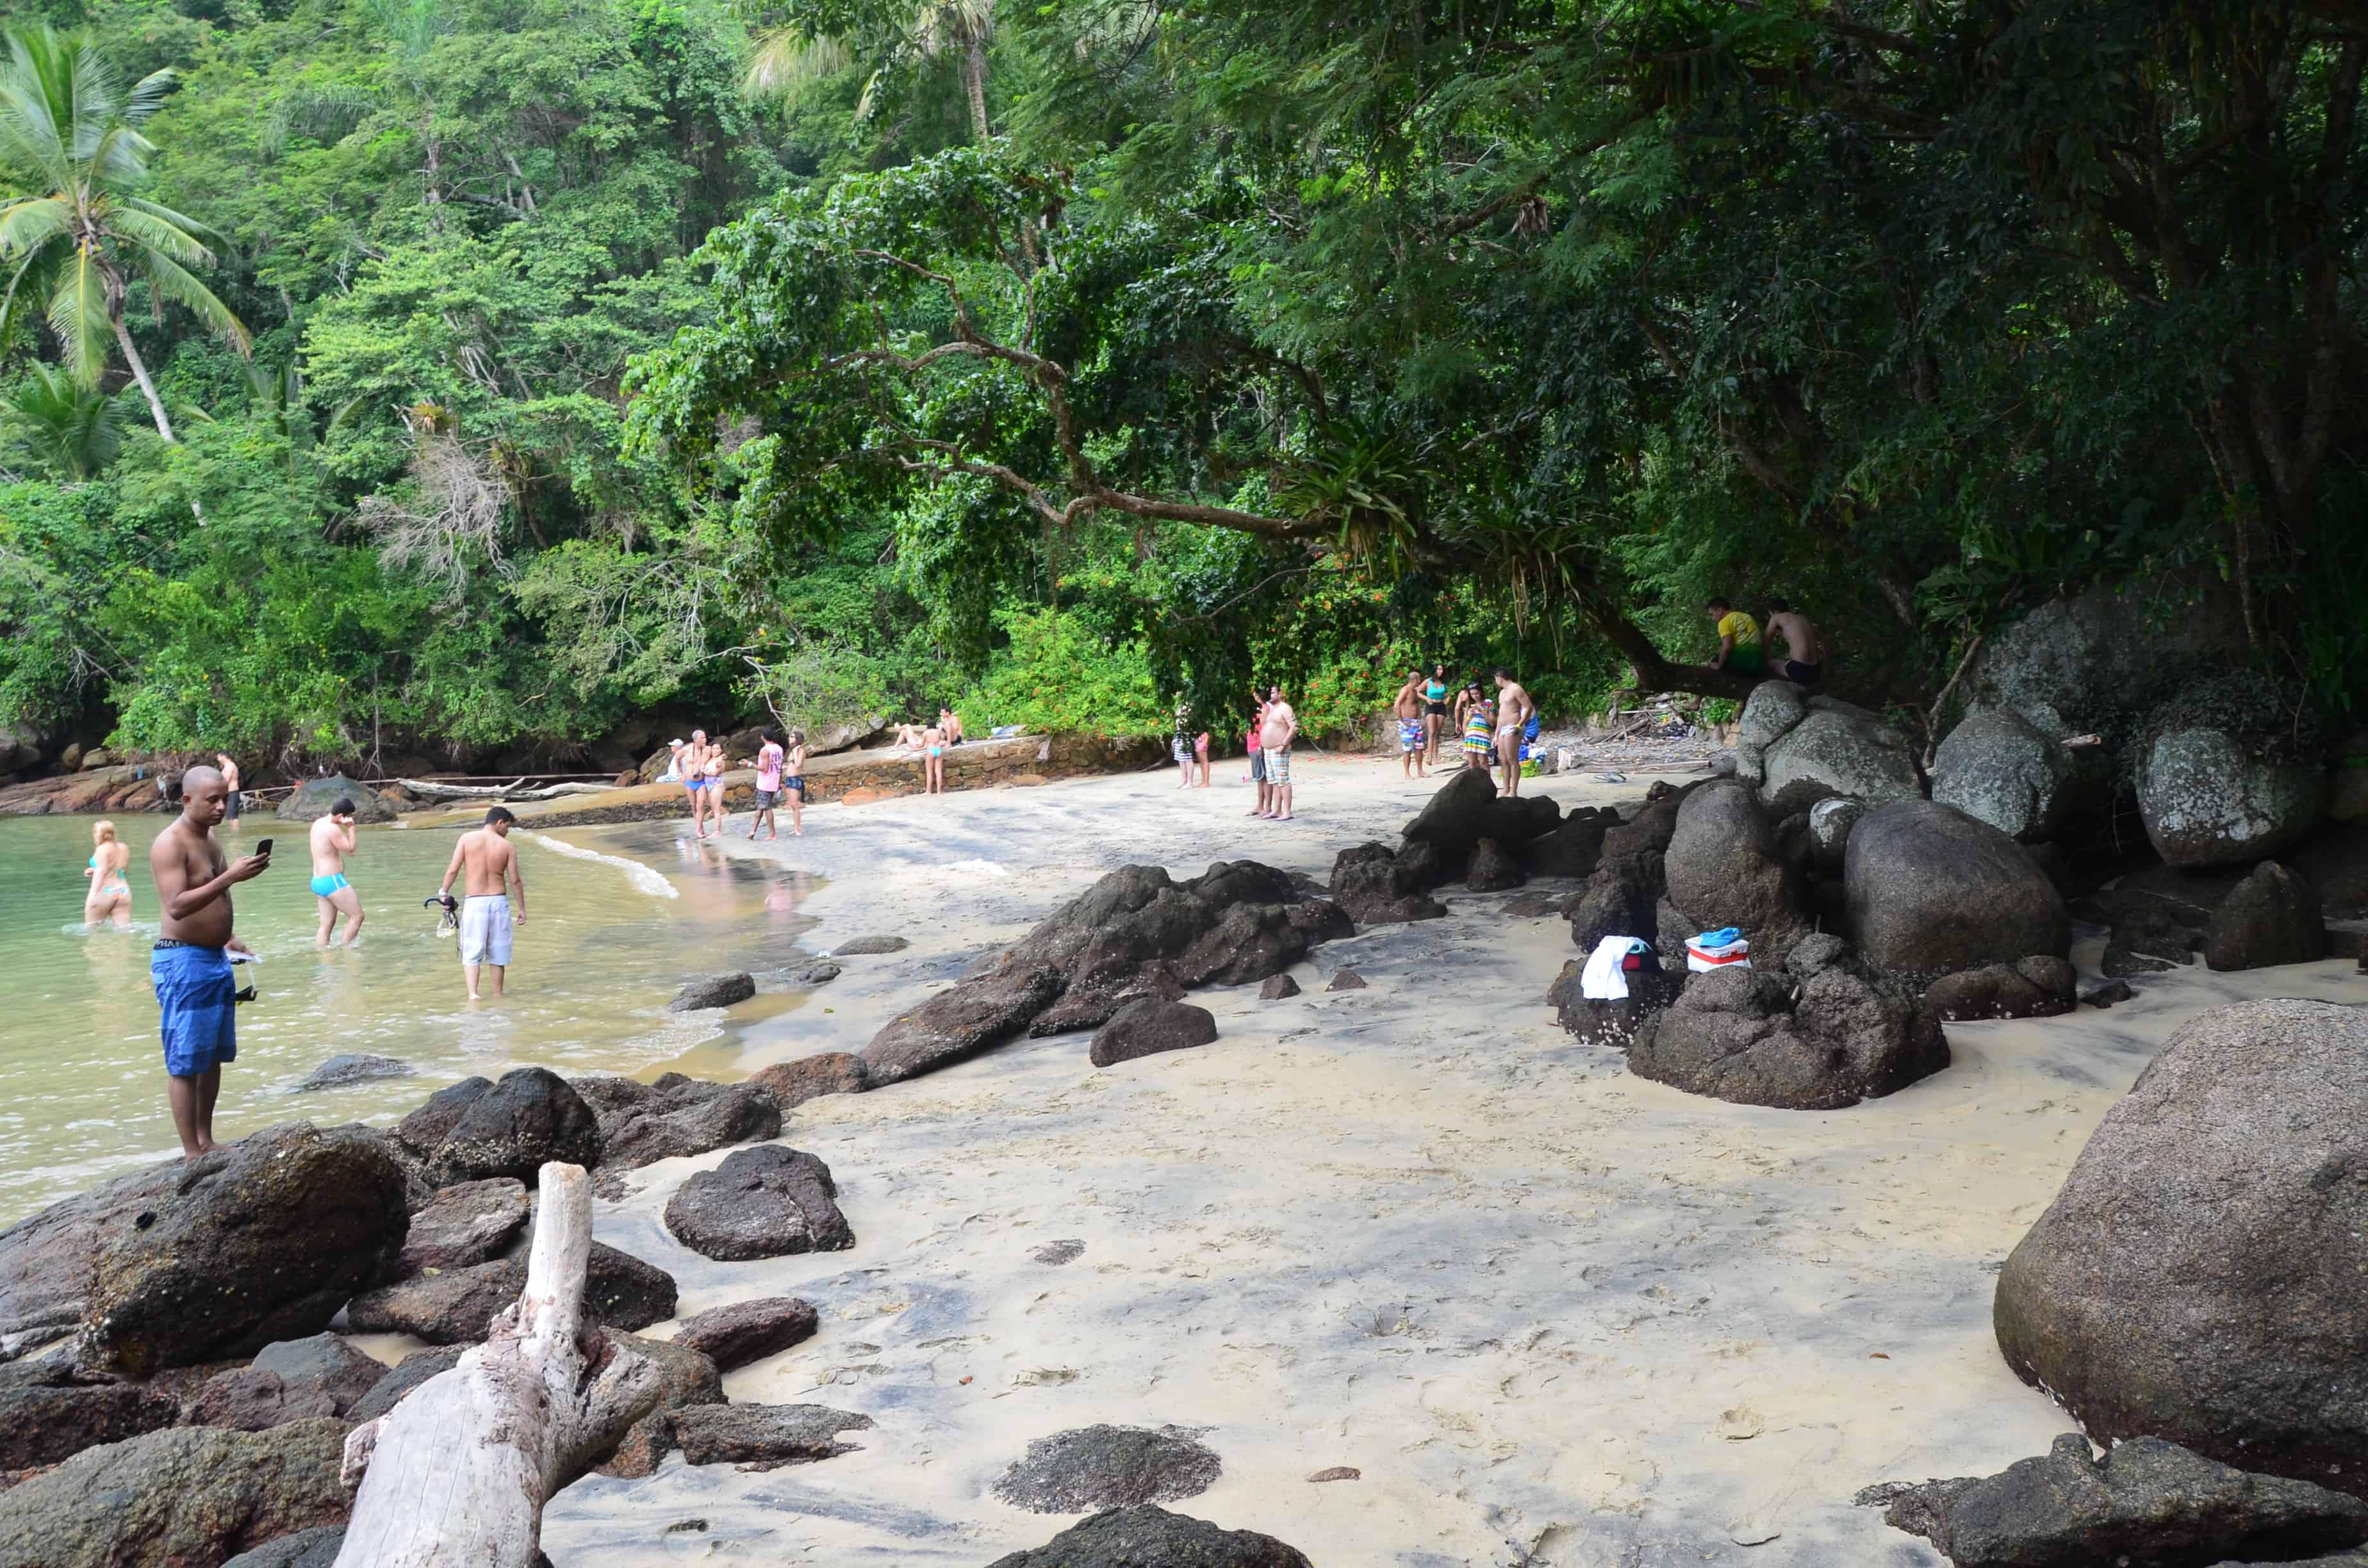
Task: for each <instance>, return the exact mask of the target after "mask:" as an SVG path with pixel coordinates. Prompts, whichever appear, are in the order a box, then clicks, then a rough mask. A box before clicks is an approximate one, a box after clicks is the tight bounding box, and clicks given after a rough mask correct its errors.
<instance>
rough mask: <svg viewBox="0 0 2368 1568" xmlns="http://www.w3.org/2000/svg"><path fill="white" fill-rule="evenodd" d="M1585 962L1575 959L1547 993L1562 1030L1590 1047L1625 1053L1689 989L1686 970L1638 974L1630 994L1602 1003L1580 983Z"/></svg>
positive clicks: (1630, 977)
mask: <svg viewBox="0 0 2368 1568" xmlns="http://www.w3.org/2000/svg"><path fill="white" fill-rule="evenodd" d="M1586 968H1587V960H1585V959H1572V960H1570V961H1568V962H1567V963H1565V964H1564V965H1563V966H1562V973H1561V974H1559V975H1557V976H1555V977H1554V984H1553V985H1552V986H1550V987H1548V988H1547V990H1546V1005H1547V1006H1550V1007H1552V1008H1553V1009H1554V1018H1555V1020H1556V1021H1557V1022H1559V1023H1560V1024H1561V1025H1562V1027H1563V1028H1565V1029H1568V1030H1569V1031H1570V1032H1571V1033H1572V1034H1573V1035H1575V1036H1577V1038H1578V1039H1579V1040H1582V1041H1584V1042H1585V1043H1587V1044H1588V1045H1608V1046H1610V1047H1611V1048H1612V1049H1613V1050H1614V1051H1625V1050H1627V1049H1628V1045H1629V1042H1630V1041H1631V1040H1634V1039H1635V1038H1636V1031H1637V1030H1638V1029H1640V1028H1643V1027H1644V1025H1645V1019H1647V1018H1649V1017H1652V1016H1653V1015H1654V1014H1656V1013H1657V1012H1659V1011H1661V1010H1662V1009H1663V1008H1664V1007H1667V1006H1668V1005H1669V1004H1670V1003H1672V1002H1675V1001H1676V1000H1677V999H1678V997H1679V994H1680V993H1682V992H1683V991H1684V990H1685V988H1686V976H1685V972H1684V971H1682V970H1677V971H1661V970H1638V971H1630V972H1629V973H1628V975H1627V982H1628V994H1627V995H1625V996H1622V997H1614V998H1609V999H1598V998H1594V997H1590V996H1588V995H1586V994H1584V993H1583V992H1581V990H1580V989H1579V982H1580V979H1581V976H1582V974H1583V973H1584V971H1585V970H1586Z"/></svg>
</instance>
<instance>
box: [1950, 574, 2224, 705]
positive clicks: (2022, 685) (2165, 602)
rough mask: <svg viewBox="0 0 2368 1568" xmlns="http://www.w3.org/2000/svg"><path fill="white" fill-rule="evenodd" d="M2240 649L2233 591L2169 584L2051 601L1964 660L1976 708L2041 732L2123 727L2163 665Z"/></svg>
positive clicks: (2210, 659)
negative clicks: (2195, 590) (2197, 591)
mask: <svg viewBox="0 0 2368 1568" xmlns="http://www.w3.org/2000/svg"><path fill="white" fill-rule="evenodd" d="M2244 647H2245V631H2244V623H2243V619H2242V618H2241V616H2240V615H2239V614H2238V613H2237V604H2236V601H2235V597H2234V596H2232V595H2229V594H2227V593H2226V592H2225V591H2217V590H2214V591H2207V592H2206V593H2204V594H2203V595H2201V596H2198V595H2194V594H2191V593H2188V592H2186V591H2184V590H2182V589H2180V587H2179V586H2178V585H2174V584H2158V585H2153V586H2152V587H2151V588H2150V589H2141V590H2135V591H2121V590H2117V589H2113V588H2096V589H2091V590H2090V591H2089V592H2087V593H2083V594H2079V595H2077V596H2074V597H2066V598H2058V599H2052V600H2050V601H2049V602H2047V603H2046V604H2044V605H2042V606H2040V607H2039V608H2037V609H2034V610H2032V611H2031V613H2029V614H2028V615H2025V616H2023V617H2022V618H2021V619H2019V620H2017V621H2015V622H2013V623H2012V624H2010V625H2009V626H2007V627H2005V628H2003V629H2001V630H2000V631H1998V632H1996V633H1994V634H1993V635H1992V636H1991V637H1990V639H1989V640H1988V642H1987V643H1985V644H1984V645H1983V648H1982V651H1981V653H1979V654H1978V655H1976V656H1975V660H1974V662H1973V664H1972V665H1970V666H1969V667H1968V669H1967V671H1966V677H1965V692H1966V695H1967V698H1968V699H1969V700H1970V701H1971V703H1972V704H1973V705H1974V706H1976V707H1981V708H1994V709H2004V710H2008V711H2009V712H2014V713H2020V714H2021V715H2022V716H2023V717H2024V718H2026V719H2028V720H2030V721H2031V722H2032V724H2034V725H2036V726H2037V727H2038V728H2039V729H2040V730H2042V731H2044V733H2047V734H2050V735H2053V736H2055V738H2057V739H2059V740H2061V739H2065V738H2067V737H2070V736H2073V735H2080V734H2091V733H2100V732H2101V733H2105V734H2107V735H2109V736H2111V735H2113V734H2115V733H2117V732H2120V731H2123V729H2124V728H2125V727H2126V726H2127V725H2128V724H2129V723H2130V722H2132V720H2133V718H2134V714H2133V712H2132V709H2133V705H2134V703H2135V702H2136V701H2139V700H2142V699H2143V698H2144V696H2145V694H2146V692H2147V691H2148V690H2149V689H2150V688H2151V687H2153V686H2155V685H2156V684H2157V682H2158V681H2159V680H2160V679H2161V677H2162V676H2163V673H2164V671H2165V670H2166V669H2169V668H2174V667H2178V666H2181V665H2190V664H2195V663H2199V662H2200V663H2205V664H2210V665H2226V663H2227V662H2228V659H2229V656H2230V655H2232V654H2235V655H2241V653H2243V651H2244Z"/></svg>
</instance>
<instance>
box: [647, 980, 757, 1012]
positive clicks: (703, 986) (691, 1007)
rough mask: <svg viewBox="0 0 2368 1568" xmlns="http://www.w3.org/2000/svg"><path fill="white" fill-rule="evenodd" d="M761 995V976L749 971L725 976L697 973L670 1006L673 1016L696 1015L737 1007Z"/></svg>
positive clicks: (678, 992)
mask: <svg viewBox="0 0 2368 1568" xmlns="http://www.w3.org/2000/svg"><path fill="white" fill-rule="evenodd" d="M755 994H757V977H756V976H755V975H753V974H750V973H749V972H748V971H746V970H745V969H735V970H727V971H724V972H723V973H722V974H695V975H692V976H691V977H690V978H689V980H686V981H684V982H683V983H682V988H681V989H680V990H679V991H677V992H676V993H675V995H674V1000H673V1001H671V1002H669V1003H667V1004H666V1011H667V1012H669V1013H696V1012H699V1011H700V1010H701V1009H703V1008H708V1007H734V1006H739V1005H740V1004H741V1003H743V1002H746V1000H748V998H749V997H751V996H754V995H755Z"/></svg>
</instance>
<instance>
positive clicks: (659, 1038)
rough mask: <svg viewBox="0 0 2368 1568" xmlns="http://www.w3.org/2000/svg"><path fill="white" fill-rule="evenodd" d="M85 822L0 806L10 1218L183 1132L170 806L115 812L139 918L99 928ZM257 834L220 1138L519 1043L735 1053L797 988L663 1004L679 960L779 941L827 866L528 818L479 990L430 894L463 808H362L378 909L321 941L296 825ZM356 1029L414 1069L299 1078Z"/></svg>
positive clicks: (4, 1129)
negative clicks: (154, 876)
mask: <svg viewBox="0 0 2368 1568" xmlns="http://www.w3.org/2000/svg"><path fill="white" fill-rule="evenodd" d="M92 820H93V819H91V818H88V817H33V818H18V819H12V820H6V821H0V975H5V976H6V982H7V990H6V997H7V1002H6V1009H5V1016H0V1223H6V1222H7V1221H13V1220H15V1219H17V1218H19V1217H21V1216H22V1215H24V1214H26V1213H28V1212H30V1211H31V1210H34V1209H36V1208H39V1207H40V1205H41V1204H43V1203H46V1202H49V1201H51V1200H52V1199H56V1198H59V1197H63V1196H64V1195H65V1194H67V1193H70V1192H73V1191H76V1190H78V1189H80V1188H82V1187H87V1186H89V1185H90V1184H91V1183H93V1182H94V1181H97V1180H99V1179H101V1178H103V1177H105V1176H108V1175H111V1174H114V1173H115V1172H117V1171H119V1170H122V1169H127V1168H131V1167H132V1166H136V1165H142V1164H144V1163H147V1162H149V1161H152V1160H154V1159H156V1158H158V1157H160V1156H163V1155H165V1154H169V1153H173V1152H175V1151H176V1149H177V1148H178V1144H177V1142H176V1140H175V1138H174V1135H173V1129H172V1122H171V1119H170V1118H169V1116H168V1115H167V1114H166V1112H165V1079H164V1066H163V1059H162V1054H161V1051H160V1049H159V1046H158V1042H157V1035H156V1000H155V996H154V994H153V993H152V992H151V990H150V989H149V985H148V951H149V946H150V944H151V943H152V942H153V941H154V939H155V936H156V925H155V921H156V913H157V903H156V896H155V890H154V886H153V885H152V884H151V883H150V881H149V880H148V875H147V864H148V858H147V857H148V846H149V845H150V843H151V842H153V841H154V837H155V835H156V834H157V833H158V832H160V831H161V830H162V829H163V828H164V826H165V824H166V822H167V821H169V820H170V819H168V818H165V817H163V816H147V815H141V816H120V817H118V818H116V819H115V821H116V824H117V826H118V828H119V829H120V831H121V832H122V834H123V835H124V837H125V839H126V841H127V842H128V843H130V844H131V851H132V859H131V873H130V881H131V889H132V917H133V922H134V925H133V927H132V929H131V931H130V932H124V931H120V930H117V929H114V928H113V927H110V926H102V927H99V928H98V929H97V930H95V931H91V932H87V933H86V932H85V931H84V929H83V927H82V925H81V915H82V900H83V893H84V890H85V887H86V886H87V885H88V884H87V883H86V882H85V880H84V878H83V876H82V875H81V871H82V867H83V864H84V862H85V858H86V857H87V856H88V854H89V852H90V824H91V821H92ZM264 835H270V836H271V837H272V838H273V839H274V840H275V842H276V846H277V854H276V855H275V858H274V864H273V867H272V869H270V870H269V871H268V872H267V873H265V874H264V875H263V876H262V877H260V878H257V879H256V881H252V882H248V883H245V885H243V886H242V887H240V888H239V889H238V890H237V892H236V893H235V897H236V901H237V908H238V932H239V935H240V936H241V937H245V939H246V941H247V942H248V943H249V944H250V945H251V946H253V947H254V948H255V949H256V951H257V953H258V954H260V955H261V958H262V961H261V962H260V963H257V964H254V965H250V966H247V967H245V969H243V970H242V971H241V973H242V974H244V975H251V976H252V977H253V978H254V980H255V982H256V988H257V990H258V992H259V997H258V999H257V1000H256V1002H255V1003H254V1004H251V1005H249V1006H245V1007H242V1008H241V1009H240V1010H239V1056H238V1060H237V1062H234V1063H233V1065H231V1066H230V1067H229V1068H227V1069H226V1070H225V1071H224V1074H223V1082H222V1104H221V1108H220V1109H219V1111H218V1113H217V1115H216V1120H215V1131H216V1133H217V1135H219V1136H222V1137H225V1138H229V1137H236V1136H239V1135H240V1134H242V1133H245V1132H246V1131H252V1130H253V1129H255V1128H257V1127H261V1126H266V1125H268V1124H269V1123H272V1122H275V1121H287V1120H294V1119H300V1118H301V1119H310V1120H314V1121H319V1122H323V1123H329V1122H336V1121H350V1120H378V1121H384V1120H387V1119H392V1118H393V1117H395V1116H398V1115H400V1114H402V1113H403V1112H404V1111H406V1110H408V1109H409V1108H412V1107H413V1106H415V1105H416V1104H417V1103H418V1102H419V1101H420V1099H421V1098H423V1097H424V1096H426V1095H427V1093H428V1092H429V1091H430V1090H432V1089H435V1088H438V1087H440V1086H442V1085H444V1084H447V1083H450V1082H451V1081H453V1080H454V1079H456V1078H460V1077H463V1076H466V1075H468V1074H472V1073H479V1074H486V1075H488V1076H494V1075H497V1074H500V1073H501V1072H503V1071H505V1070H507V1068H509V1067H512V1066H517V1065H519V1064H522V1063H525V1062H539V1063H541V1064H542V1065H545V1066H548V1067H551V1068H552V1069H554V1070H556V1071H559V1072H563V1073H565V1072H582V1071H593V1070H598V1071H608V1072H624V1073H643V1074H646V1073H648V1072H652V1071H656V1070H660V1069H662V1068H664V1067H666V1066H668V1065H677V1066H680V1067H682V1068H684V1069H685V1070H688V1071H708V1072H717V1071H724V1070H727V1069H728V1066H729V1063H730V1060H731V1058H732V1057H733V1056H734V1054H736V1045H737V1031H738V1030H739V1029H741V1028H746V1027H748V1025H749V1024H750V1023H752V1022H754V1021H755V1020H757V1019H759V1018H762V1017H768V1016H777V1015H778V1014H779V1013H780V1011H781V1010H783V1009H784V1008H785V1007H788V1006H794V1005H795V998H793V997H787V996H784V997H759V998H758V999H757V1002H755V1003H752V1004H748V1005H746V1006H744V1007H741V1008H736V1009H734V1011H733V1013H732V1015H730V1017H729V1019H728V1021H726V1020H723V1019H721V1018H719V1016H718V1015H715V1014H694V1015H680V1014H669V1013H668V1012H666V1002H667V1000H668V999H669V998H670V997H671V996H672V995H673V993H674V990H675V987H676V986H677V984H678V983H679V982H680V981H681V979H682V977H683V976H684V975H686V974H691V973H700V972H705V971H711V970H719V969H757V970H761V969H763V968H765V967H767V966H768V965H769V964H774V963H779V962H781V961H785V960H786V959H787V957H788V955H789V954H790V953H791V951H792V950H793V949H794V948H795V943H796V937H797V935H798V933H799V932H800V931H801V930H803V928H805V926H807V925H808V924H809V922H808V921H806V920H805V919H804V918H803V916H801V915H799V914H798V913H797V906H798V903H799V902H800V901H801V900H802V899H803V896H804V894H805V892H807V891H808V890H809V889H810V888H811V887H812V886H815V885H819V884H818V883H814V882H813V881H811V880H810V879H807V878H806V877H804V876H803V874H802V873H799V872H796V871H794V870H790V869H782V868H780V867H778V866H773V865H768V864H764V863H760V862H754V861H746V860H730V861H727V860H725V859H724V858H723V857H722V856H721V855H719V854H717V853H716V852H715V851H714V850H713V849H712V848H701V847H700V846H692V845H691V844H689V842H687V841H686V840H684V839H683V838H682V837H681V836H680V835H679V834H678V833H677V830H676V829H675V827H674V826H673V825H672V824H635V825H632V826H626V827H618V828H604V829H591V830H575V831H571V832H564V833H559V834H550V835H518V838H517V840H516V842H518V844H519V845H520V849H519V853H520V855H521V857H522V859H521V862H520V863H521V865H522V867H523V869H524V872H525V876H526V881H527V893H528V899H527V906H528V911H529V915H530V916H531V919H530V920H529V923H528V924H527V925H526V926H523V927H522V928H520V930H519V932H518V948H517V957H516V962H515V964H514V965H513V967H512V968H511V970H510V972H509V982H510V986H509V994H508V995H507V997H506V998H505V999H504V1000H502V1001H501V1002H498V1003H495V1002H492V1001H490V1000H488V1001H486V1002H484V1003H480V1004H478V1005H476V1006H471V1005H470V1004H469V1003H468V1001H467V999H466V994H465V993H464V992H463V990H462V988H461V971H460V961H459V955H458V950H457V948H456V945H455V943H454V940H453V938H452V937H451V936H450V935H449V934H443V933H440V932H439V930H438V921H437V919H436V915H435V912H434V911H432V910H428V909H423V908H422V907H421V906H420V900H421V899H423V898H425V897H426V896H427V894H429V893H430V892H434V891H435V888H436V882H437V879H438V877H440V876H442V875H443V871H444V866H445V863H446V861H447V859H448V858H450V855H451V852H452V841H453V833H452V831H451V830H434V829H425V828H365V829H364V830H363V831H362V836H361V846H360V849H359V852H358V853H357V854H356V855H355V856H354V857H353V858H352V864H351V866H350V868H349V874H350V875H351V877H352V879H353V882H354V885H355V887H356V888H357V889H358V890H359V892H360V893H361V895H362V900H363V903H364V907H365V908H366V910H367V911H368V912H369V916H370V918H369V920H368V923H367V924H366V925H365V926H363V929H362V938H361V942H360V944H359V946H358V947H356V948H354V949H350V950H348V949H327V950H325V951H324V950H322V949H316V948H315V947H314V946H313V931H314V926H315V922H316V918H317V908H318V906H317V904H316V903H315V902H314V900H313V896H312V893H311V892H310V891H309V890H308V888H307V887H306V878H307V877H308V876H309V874H310V862H309V861H308V860H307V858H305V856H304V853H303V846H304V828H303V827H302V825H301V824H279V823H274V822H272V821H271V820H270V819H269V818H262V819H256V820H252V821H250V822H249V824H247V825H246V826H245V828H244V829H242V830H241V831H240V832H238V833H237V834H235V835H224V843H225V846H226V848H227V849H228V850H229V852H231V853H233V854H235V853H240V852H242V851H243V850H244V849H245V848H246V847H248V846H252V844H253V843H254V841H255V840H256V839H257V838H260V837H262V836H264ZM569 850H574V851H575V853H572V854H571V853H568V851H569ZM587 852H588V853H587ZM596 857H605V858H596ZM343 1051H371V1052H375V1053H377V1054H380V1055H384V1056H393V1057H397V1058H400V1059H402V1060H403V1061H404V1062H410V1063H411V1064H412V1065H413V1066H414V1067H416V1068H417V1069H418V1075H417V1076H416V1077H413V1078H409V1079H398V1080H390V1081H386V1082H381V1083H375V1084H368V1085H356V1086H354V1087H351V1088H346V1089H336V1090H327V1091H320V1092H315V1093H308V1094H301V1095H300V1094H292V1093H290V1087H291V1085H294V1084H295V1083H296V1082H297V1081H298V1080H300V1079H301V1078H302V1077H303V1076H304V1075H305V1074H307V1073H309V1072H310V1071H311V1070H312V1069H313V1067H314V1066H316V1065H318V1064H319V1063H320V1062H322V1061H323V1060H324V1059H326V1058H328V1057H330V1056H334V1055H336V1054H338V1053H339V1052H343Z"/></svg>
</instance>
